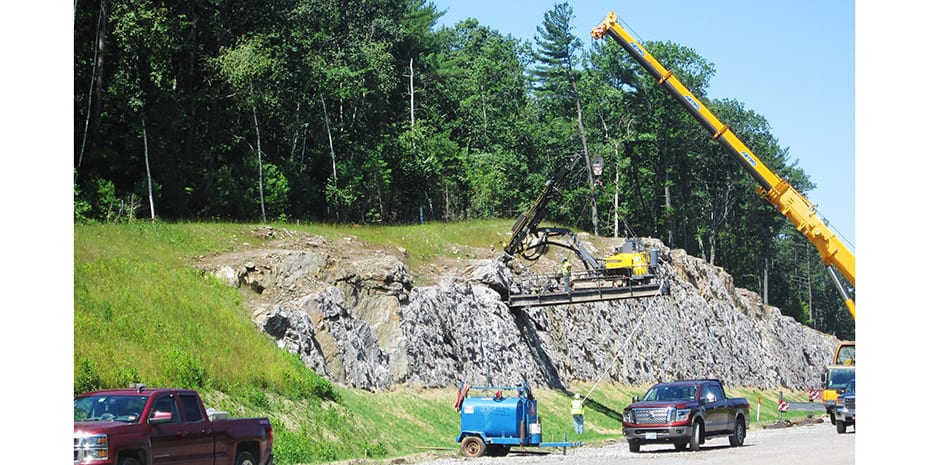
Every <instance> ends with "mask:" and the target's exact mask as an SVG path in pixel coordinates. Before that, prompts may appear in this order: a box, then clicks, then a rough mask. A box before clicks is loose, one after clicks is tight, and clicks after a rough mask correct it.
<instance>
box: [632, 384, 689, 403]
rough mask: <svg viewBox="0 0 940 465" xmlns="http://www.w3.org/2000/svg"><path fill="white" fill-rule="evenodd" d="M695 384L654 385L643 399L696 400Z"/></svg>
mask: <svg viewBox="0 0 940 465" xmlns="http://www.w3.org/2000/svg"><path fill="white" fill-rule="evenodd" d="M695 390H696V387H695V386H653V387H651V388H650V390H649V391H647V392H646V395H645V396H643V400H654V401H655V400H694V399H695Z"/></svg>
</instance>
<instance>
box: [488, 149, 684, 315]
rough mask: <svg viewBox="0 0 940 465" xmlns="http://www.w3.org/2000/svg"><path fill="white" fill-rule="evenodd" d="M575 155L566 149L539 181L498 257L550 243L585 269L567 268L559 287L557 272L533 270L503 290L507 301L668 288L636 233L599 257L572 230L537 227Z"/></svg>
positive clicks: (587, 298)
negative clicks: (566, 284) (567, 281)
mask: <svg viewBox="0 0 940 465" xmlns="http://www.w3.org/2000/svg"><path fill="white" fill-rule="evenodd" d="M580 159H581V157H580V154H578V153H574V154H572V155H571V157H570V158H569V159H568V161H567V162H566V163H564V164H563V165H562V166H561V167H559V168H558V169H557V170H556V171H555V173H554V174H553V175H552V177H551V178H549V180H548V181H546V182H545V187H544V188H543V189H542V192H541V193H540V194H539V196H538V197H537V198H536V200H535V202H534V203H533V204H532V207H530V208H529V209H528V210H527V211H525V212H524V213H522V214H521V215H519V218H517V219H516V222H515V224H514V225H513V227H512V237H511V238H510V239H509V241H507V242H506V243H504V244H503V250H504V253H503V261H504V262H508V261H510V260H512V259H513V258H515V257H520V258H523V259H525V260H528V261H535V260H538V259H539V257H541V256H542V255H543V254H544V253H545V252H547V251H548V248H549V246H551V245H554V246H557V247H562V248H565V249H568V250H570V251H572V252H574V253H575V255H577V257H578V259H580V260H581V263H583V264H584V268H585V271H584V272H579V273H573V274H572V276H571V280H572V284H571V287H570V288H569V289H568V290H567V291H563V292H562V291H559V286H557V284H556V283H557V280H558V277H557V276H536V277H532V278H531V280H530V282H522V283H517V284H516V285H515V286H513V287H512V288H511V289H510V291H509V295H508V303H509V306H510V307H525V306H547V305H561V304H572V303H586V302H597V301H606V300H619V299H630V298H638V297H650V296H655V295H661V294H664V293H668V286H665V285H663V284H661V283H660V281H659V280H658V279H657V278H656V271H657V269H658V266H659V251H658V250H656V249H652V250H649V249H647V248H646V247H645V246H644V245H643V243H642V241H641V240H640V239H639V238H638V237H629V238H627V239H626V240H625V241H624V243H623V245H621V246H620V247H619V248H618V249H617V250H616V253H615V254H614V255H612V256H610V257H607V258H606V259H605V260H604V261H603V262H599V261H598V260H597V259H596V258H594V256H593V255H591V253H590V252H589V251H588V250H587V249H586V248H585V247H584V244H583V243H582V242H581V240H580V239H578V236H577V234H575V233H574V231H572V230H570V229H567V228H547V227H539V223H540V222H541V221H542V219H543V218H544V217H545V213H546V209H547V207H548V203H549V202H550V201H551V200H552V199H553V198H554V197H555V196H556V195H557V194H558V192H559V191H560V189H561V188H562V187H563V185H564V182H565V180H566V179H567V178H568V175H569V174H570V173H571V171H572V170H573V169H574V168H575V166H576V165H577V164H578V161H579V160H580Z"/></svg>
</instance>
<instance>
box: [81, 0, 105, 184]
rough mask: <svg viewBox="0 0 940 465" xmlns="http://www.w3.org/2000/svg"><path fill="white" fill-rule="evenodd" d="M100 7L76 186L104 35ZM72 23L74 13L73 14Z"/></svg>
mask: <svg viewBox="0 0 940 465" xmlns="http://www.w3.org/2000/svg"><path fill="white" fill-rule="evenodd" d="M101 3H102V6H101V8H99V9H98V23H97V24H98V25H97V27H95V45H94V47H93V48H94V52H93V55H92V59H91V79H89V82H88V105H87V106H86V109H85V128H84V130H83V131H82V144H81V146H80V147H79V150H78V163H77V164H76V165H75V173H74V179H73V182H74V183H75V184H78V171H79V170H80V169H81V167H82V159H83V158H84V157H85V146H86V144H87V142H88V126H89V125H90V124H91V108H92V107H91V102H92V100H93V97H94V91H95V82H96V80H97V78H98V51H99V50H100V49H102V48H103V47H104V42H103V41H102V40H101V35H102V34H104V32H105V31H104V26H102V24H103V21H104V20H105V17H104V12H105V6H104V0H102V2H101ZM75 8H78V0H75ZM73 21H74V13H73Z"/></svg>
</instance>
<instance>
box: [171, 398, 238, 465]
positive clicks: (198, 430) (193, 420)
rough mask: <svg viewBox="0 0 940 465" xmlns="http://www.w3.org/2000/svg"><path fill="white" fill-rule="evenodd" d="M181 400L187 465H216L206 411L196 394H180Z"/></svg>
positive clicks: (213, 444)
mask: <svg viewBox="0 0 940 465" xmlns="http://www.w3.org/2000/svg"><path fill="white" fill-rule="evenodd" d="M179 400H180V405H181V406H182V408H183V411H182V412H181V415H180V416H181V417H182V419H183V427H184V433H185V436H186V438H187V440H186V445H185V448H186V458H185V463H187V464H192V465H214V463H215V452H216V451H215V443H214V435H213V433H212V424H211V423H210V422H209V419H208V418H205V415H203V412H204V411H205V409H204V408H203V407H202V405H201V403H200V402H199V399H198V398H197V397H196V395H195V394H190V393H180V395H179ZM229 459H231V460H235V457H229ZM223 463H225V462H223Z"/></svg>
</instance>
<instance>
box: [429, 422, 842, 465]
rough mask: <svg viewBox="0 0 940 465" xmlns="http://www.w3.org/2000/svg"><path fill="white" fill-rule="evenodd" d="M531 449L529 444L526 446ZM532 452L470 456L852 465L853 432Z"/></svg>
mask: <svg viewBox="0 0 940 465" xmlns="http://www.w3.org/2000/svg"><path fill="white" fill-rule="evenodd" d="M526 450H533V449H526ZM535 450H538V451H539V453H538V454H522V453H517V452H515V449H513V451H514V452H512V453H510V454H509V456H507V457H481V458H479V459H469V460H473V463H476V464H480V465H548V464H559V463H561V464H604V465H627V464H637V463H640V464H642V463H649V464H654V465H689V464H695V465H745V464H747V465H752V464H760V465H854V464H855V431H854V430H853V429H852V428H851V427H849V430H848V432H847V433H846V434H838V433H836V427H835V426H833V425H831V424H830V423H829V422H825V423H814V424H809V425H802V426H792V427H789V428H776V429H770V428H768V429H763V428H754V427H752V428H751V429H750V430H749V431H748V435H747V439H745V441H744V446H742V447H736V448H732V447H730V446H729V445H728V439H727V438H715V439H710V440H708V441H706V442H705V444H704V445H703V446H702V449H701V450H699V451H698V452H691V451H682V452H678V451H676V450H675V449H674V448H673V447H672V446H671V445H668V444H667V445H647V446H643V447H642V448H641V449H640V452H639V453H631V452H630V450H629V449H628V448H627V443H626V441H623V440H620V441H618V442H617V443H615V444H612V445H609V446H604V447H582V448H576V449H568V450H567V454H565V455H562V451H561V449H553V448H552V449H549V448H546V449H545V450H544V451H545V452H550V453H548V454H542V450H539V449H535ZM467 460H468V459H465V458H463V457H460V458H447V459H439V460H434V461H431V462H424V463H423V465H451V464H463V465H466V464H467V463H468V461H467Z"/></svg>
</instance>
